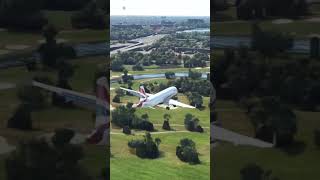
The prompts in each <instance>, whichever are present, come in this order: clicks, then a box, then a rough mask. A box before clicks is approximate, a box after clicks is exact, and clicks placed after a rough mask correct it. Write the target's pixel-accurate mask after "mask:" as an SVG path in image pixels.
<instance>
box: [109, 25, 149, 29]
mask: <svg viewBox="0 0 320 180" xmlns="http://www.w3.org/2000/svg"><path fill="white" fill-rule="evenodd" d="M112 27H115V28H127V29H142V28H143V26H142V25H138V24H116V25H112Z"/></svg>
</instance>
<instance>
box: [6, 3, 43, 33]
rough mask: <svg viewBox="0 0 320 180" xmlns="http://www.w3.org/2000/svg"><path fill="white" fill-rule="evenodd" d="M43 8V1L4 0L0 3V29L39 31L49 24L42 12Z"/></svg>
mask: <svg viewBox="0 0 320 180" xmlns="http://www.w3.org/2000/svg"><path fill="white" fill-rule="evenodd" d="M42 6H43V1H42V0H31V1H23V0H2V1H0V27H4V28H9V29H14V30H19V31H39V30H41V29H42V27H43V26H44V25H45V24H47V23H48V20H47V18H46V17H45V15H44V14H43V13H42V12H41V8H42ZM16 12H19V13H16Z"/></svg>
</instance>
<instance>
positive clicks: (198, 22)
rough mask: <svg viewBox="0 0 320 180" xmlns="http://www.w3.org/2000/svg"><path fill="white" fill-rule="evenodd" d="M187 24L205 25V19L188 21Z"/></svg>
mask: <svg viewBox="0 0 320 180" xmlns="http://www.w3.org/2000/svg"><path fill="white" fill-rule="evenodd" d="M187 22H188V23H189V24H202V23H204V20H203V19H188V20H187Z"/></svg>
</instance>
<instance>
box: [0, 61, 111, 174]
mask: <svg viewBox="0 0 320 180" xmlns="http://www.w3.org/2000/svg"><path fill="white" fill-rule="evenodd" d="M71 63H72V64H74V65H75V67H76V69H75V74H74V76H73V77H72V79H71V81H70V84H71V86H72V87H73V89H74V90H75V91H79V92H84V93H92V92H93V91H92V90H93V89H92V88H93V78H94V72H95V70H96V68H97V66H99V65H103V64H105V63H106V57H104V56H101V57H99V56H97V57H88V58H82V59H77V60H73V61H72V62H71ZM35 75H46V76H49V77H51V78H52V79H53V80H54V79H55V78H56V72H55V71H37V72H28V71H27V70H26V68H25V67H18V68H10V69H6V70H1V71H0V82H6V83H14V84H17V85H18V86H19V84H21V83H25V82H27V81H30V79H31V78H32V77H33V76H35ZM16 94H17V89H9V90H2V91H0V99H1V101H0V136H3V137H5V138H7V140H8V142H9V143H10V144H13V145H16V144H18V142H19V141H20V140H23V139H30V138H32V137H34V136H39V135H41V134H43V133H48V132H52V131H53V130H54V129H56V128H73V129H77V132H79V133H90V132H91V130H92V129H93V126H94V118H93V116H92V114H93V112H92V111H90V110H87V109H82V108H74V109H65V108H59V107H53V106H50V105H49V106H48V107H46V108H44V109H43V110H40V111H35V112H33V113H32V118H33V126H34V129H35V130H33V131H26V132H25V131H19V130H13V129H8V128H6V124H7V120H8V119H9V118H10V117H11V116H12V114H13V112H14V111H15V108H16V107H17V106H18V105H19V103H20V102H19V100H18V98H17V96H16ZM83 148H84V152H85V157H84V159H83V160H82V161H81V163H82V164H83V165H84V166H85V167H87V170H88V171H89V173H90V174H91V175H92V176H95V177H97V176H99V175H100V174H101V171H102V168H104V167H106V164H107V160H108V159H109V158H108V157H107V156H106V155H107V149H106V147H105V146H95V145H84V146H83ZM6 156H7V155H1V156H0V179H5V178H4V177H5V172H4V158H5V157H6Z"/></svg>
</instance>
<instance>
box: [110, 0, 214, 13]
mask: <svg viewBox="0 0 320 180" xmlns="http://www.w3.org/2000/svg"><path fill="white" fill-rule="evenodd" d="M110 14H111V16H114V15H133V16H139V15H144V16H210V0H110Z"/></svg>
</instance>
